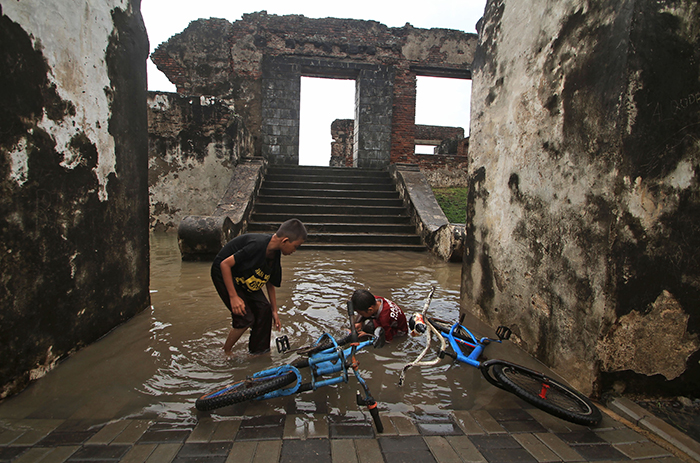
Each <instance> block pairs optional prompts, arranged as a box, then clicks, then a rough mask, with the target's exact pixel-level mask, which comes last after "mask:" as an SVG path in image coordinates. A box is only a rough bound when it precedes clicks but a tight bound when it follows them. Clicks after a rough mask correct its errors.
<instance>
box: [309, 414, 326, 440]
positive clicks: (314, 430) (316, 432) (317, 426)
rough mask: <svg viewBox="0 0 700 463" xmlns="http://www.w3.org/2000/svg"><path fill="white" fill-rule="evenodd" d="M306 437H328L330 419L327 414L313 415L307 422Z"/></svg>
mask: <svg viewBox="0 0 700 463" xmlns="http://www.w3.org/2000/svg"><path fill="white" fill-rule="evenodd" d="M306 437H308V438H310V439H317V438H326V439H328V437H329V434H328V420H326V415H323V414H314V415H311V418H310V419H309V421H308V423H307V424H306Z"/></svg>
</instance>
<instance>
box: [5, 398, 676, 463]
mask: <svg viewBox="0 0 700 463" xmlns="http://www.w3.org/2000/svg"><path fill="white" fill-rule="evenodd" d="M1 412H2V407H0V429H1V432H0V461H2V462H6V461H7V462H10V461H11V462H19V463H24V462H64V461H65V462H78V461H83V462H110V461H123V462H149V463H158V462H176V463H184V462H207V463H215V462H234V461H235V462H265V463H269V462H275V461H279V462H309V463H310V462H314V463H316V462H333V463H346V462H347V463H359V462H363V463H364V462H389V463H393V462H401V463H410V462H556V461H565V462H577V461H606V462H618V461H631V460H643V461H645V462H665V463H673V462H681V461H688V460H683V459H682V458H680V457H679V456H676V455H674V451H673V450H672V449H671V450H669V449H667V448H664V447H663V446H661V445H659V444H657V443H655V442H652V441H651V440H649V439H648V438H647V437H645V435H644V433H641V432H639V431H638V430H635V429H632V428H630V427H628V426H626V425H625V424H624V423H622V422H621V421H618V420H616V419H614V418H612V417H611V416H608V415H607V414H604V419H603V422H602V423H601V424H600V425H599V426H598V427H596V428H592V429H589V428H586V427H583V426H578V425H574V424H570V423H567V422H565V421H561V420H559V419H557V418H554V417H551V416H550V415H547V414H546V413H543V412H541V411H539V410H537V409H532V408H528V407H527V406H525V405H523V407H522V408H510V409H491V410H486V409H482V410H472V411H466V410H462V411H453V412H451V413H445V414H423V415H406V414H402V413H392V414H386V413H385V414H383V415H382V422H383V424H384V432H383V433H382V434H377V433H376V432H375V428H374V426H373V423H372V421H371V418H369V416H368V415H365V414H364V413H362V412H359V411H358V412H350V413H347V414H345V415H334V414H318V413H310V414H303V413H302V414H269V415H260V416H244V417H231V418H228V417H226V418H222V417H218V418H213V417H206V416H205V417H200V419H199V420H198V421H197V422H195V423H177V422H166V421H151V420H143V419H124V420H118V421H112V422H108V423H97V422H95V421H94V420H89V419H86V420H47V419H30V418H24V419H11V418H1V417H2V413H1Z"/></svg>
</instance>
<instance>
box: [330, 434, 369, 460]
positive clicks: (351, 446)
mask: <svg viewBox="0 0 700 463" xmlns="http://www.w3.org/2000/svg"><path fill="white" fill-rule="evenodd" d="M367 442H369V441H367ZM330 443H331V461H332V462H333V463H358V459H357V451H356V450H355V441H354V440H352V439H335V440H331V441H330ZM377 448H379V446H377ZM380 455H381V454H380Z"/></svg>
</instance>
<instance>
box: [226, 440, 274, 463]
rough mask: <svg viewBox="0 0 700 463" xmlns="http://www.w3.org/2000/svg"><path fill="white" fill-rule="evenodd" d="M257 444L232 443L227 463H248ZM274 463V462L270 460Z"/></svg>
mask: <svg viewBox="0 0 700 463" xmlns="http://www.w3.org/2000/svg"><path fill="white" fill-rule="evenodd" d="M257 447H258V443H257V442H254V441H247V442H234V443H233V447H231V451H230V452H229V454H228V458H227V459H226V462H227V463H238V462H250V461H253V457H255V450H256V449H257ZM272 461H276V460H272Z"/></svg>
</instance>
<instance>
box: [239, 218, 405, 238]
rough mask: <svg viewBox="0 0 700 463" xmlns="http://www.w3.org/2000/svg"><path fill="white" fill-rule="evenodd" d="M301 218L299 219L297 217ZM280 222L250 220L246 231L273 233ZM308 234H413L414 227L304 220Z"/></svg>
mask: <svg viewBox="0 0 700 463" xmlns="http://www.w3.org/2000/svg"><path fill="white" fill-rule="evenodd" d="M299 220H301V219H299ZM279 225H280V222H252V223H250V224H249V226H248V231H250V232H253V233H274V232H275V231H277V228H279ZM304 225H305V226H306V230H307V231H308V232H309V234H317V233H338V234H344V233H345V234H347V233H354V234H363V233H365V234H367V233H376V234H380V235H415V233H416V229H415V227H414V226H413V225H411V224H410V223H408V222H406V223H405V224H390V223H389V224H387V223H314V222H308V221H306V222H304Z"/></svg>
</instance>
